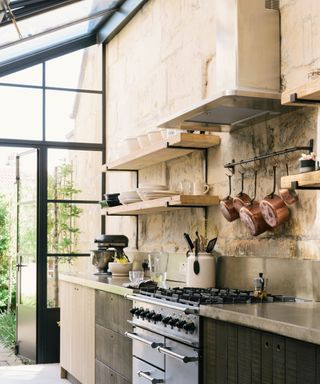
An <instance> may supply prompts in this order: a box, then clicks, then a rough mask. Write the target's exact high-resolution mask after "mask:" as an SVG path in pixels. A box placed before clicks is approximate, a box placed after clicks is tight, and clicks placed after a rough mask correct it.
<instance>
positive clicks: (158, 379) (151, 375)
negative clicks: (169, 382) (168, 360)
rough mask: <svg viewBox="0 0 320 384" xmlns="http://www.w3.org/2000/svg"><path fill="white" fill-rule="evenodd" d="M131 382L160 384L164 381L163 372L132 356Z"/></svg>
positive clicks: (133, 383)
mask: <svg viewBox="0 0 320 384" xmlns="http://www.w3.org/2000/svg"><path fill="white" fill-rule="evenodd" d="M132 376H133V377H132V384H160V383H166V381H165V379H164V372H163V371H162V370H160V369H158V368H156V367H154V366H153V365H150V364H147V363H145V362H144V361H142V360H140V359H137V358H136V357H133V359H132Z"/></svg>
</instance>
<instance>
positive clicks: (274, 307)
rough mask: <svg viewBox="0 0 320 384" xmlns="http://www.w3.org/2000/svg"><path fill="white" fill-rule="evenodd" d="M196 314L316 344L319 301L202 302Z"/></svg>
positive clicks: (319, 337) (319, 328) (319, 340)
mask: <svg viewBox="0 0 320 384" xmlns="http://www.w3.org/2000/svg"><path fill="white" fill-rule="evenodd" d="M200 315H201V316H204V317H209V318H212V319H216V320H222V321H227V322H230V323H234V324H239V325H243V326H247V327H251V328H256V329H260V330H264V331H268V332H273V333H277V334H279V335H283V336H287V337H292V338H294V339H298V340H303V341H308V342H310V343H315V344H319V345H320V302H319V303H318V302H317V303H315V302H296V303H265V304H220V305H204V306H200Z"/></svg>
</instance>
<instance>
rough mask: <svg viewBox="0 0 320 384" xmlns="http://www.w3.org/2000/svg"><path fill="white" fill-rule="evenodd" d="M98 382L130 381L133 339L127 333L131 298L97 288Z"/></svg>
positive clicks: (118, 383)
mask: <svg viewBox="0 0 320 384" xmlns="http://www.w3.org/2000/svg"><path fill="white" fill-rule="evenodd" d="M95 302H96V308H95V313H96V326H95V328H96V367H99V372H97V373H96V384H114V383H116V384H120V383H121V384H123V383H126V384H131V382H132V342H131V340H130V339H128V338H127V337H126V336H124V333H125V332H126V331H128V332H132V327H131V325H130V324H129V323H128V322H127V320H129V319H131V314H130V309H131V308H132V301H130V300H127V299H125V298H124V297H123V296H121V295H116V294H114V293H110V292H104V291H98V290H97V291H96V300H95Z"/></svg>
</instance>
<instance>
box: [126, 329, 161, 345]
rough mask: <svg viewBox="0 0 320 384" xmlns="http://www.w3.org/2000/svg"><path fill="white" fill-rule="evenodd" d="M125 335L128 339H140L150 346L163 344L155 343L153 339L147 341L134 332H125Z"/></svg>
mask: <svg viewBox="0 0 320 384" xmlns="http://www.w3.org/2000/svg"><path fill="white" fill-rule="evenodd" d="M124 335H125V336H127V337H129V339H132V340H137V341H141V342H142V343H145V344H148V345H149V346H150V347H151V348H157V347H160V346H163V344H162V343H156V342H155V341H149V340H147V339H144V338H143V337H140V336H138V335H137V334H136V333H131V332H125V333H124Z"/></svg>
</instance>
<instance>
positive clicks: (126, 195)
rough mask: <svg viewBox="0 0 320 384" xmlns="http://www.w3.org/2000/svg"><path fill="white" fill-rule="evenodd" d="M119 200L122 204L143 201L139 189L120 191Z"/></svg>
mask: <svg viewBox="0 0 320 384" xmlns="http://www.w3.org/2000/svg"><path fill="white" fill-rule="evenodd" d="M119 201H120V203H121V204H132V203H137V202H139V201H141V198H140V196H139V195H138V193H137V191H127V192H121V193H120V195H119Z"/></svg>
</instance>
